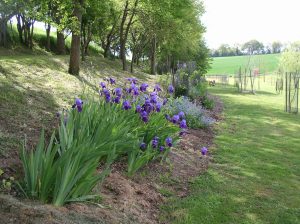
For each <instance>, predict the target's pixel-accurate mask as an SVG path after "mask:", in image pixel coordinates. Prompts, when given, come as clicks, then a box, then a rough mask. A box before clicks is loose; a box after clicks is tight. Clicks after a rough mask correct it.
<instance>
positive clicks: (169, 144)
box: [166, 137, 173, 147]
mask: <svg viewBox="0 0 300 224" xmlns="http://www.w3.org/2000/svg"><path fill="white" fill-rule="evenodd" d="M166 145H167V146H168V147H172V145H173V143H172V138H170V137H168V138H166Z"/></svg>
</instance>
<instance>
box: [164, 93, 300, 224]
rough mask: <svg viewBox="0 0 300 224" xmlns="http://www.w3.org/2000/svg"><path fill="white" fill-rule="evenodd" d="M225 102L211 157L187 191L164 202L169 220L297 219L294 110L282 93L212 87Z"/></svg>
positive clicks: (298, 153)
mask: <svg viewBox="0 0 300 224" xmlns="http://www.w3.org/2000/svg"><path fill="white" fill-rule="evenodd" d="M210 91H211V93H214V94H217V95H219V96H220V97H221V98H222V100H223V101H224V103H225V111H224V116H225V120H224V121H223V122H221V124H220V125H218V127H217V129H218V134H217V137H216V139H215V147H214V148H213V149H211V154H212V157H213V162H212V163H211V166H210V168H209V170H208V171H207V173H206V174H205V175H202V176H200V177H198V178H197V179H196V180H195V181H194V182H193V183H192V192H191V195H190V196H189V197H187V198H184V199H174V200H172V201H170V202H169V203H168V205H167V206H165V207H164V210H163V211H164V212H163V214H164V215H163V216H162V217H163V219H168V220H170V221H171V222H172V223H209V224H213V223H218V224H219V223H239V224H240V223H253V224H254V223H255V224H259V223H272V224H273V223H278V224H284V223H291V224H295V223H300V115H294V114H287V113H285V112H283V108H284V101H283V95H277V94H275V93H273V92H272V91H270V92H258V93H257V94H256V95H248V94H243V95H241V94H238V93H237V92H236V90H235V89H234V88H233V87H227V88H221V87H214V88H212V89H211V90H210Z"/></svg>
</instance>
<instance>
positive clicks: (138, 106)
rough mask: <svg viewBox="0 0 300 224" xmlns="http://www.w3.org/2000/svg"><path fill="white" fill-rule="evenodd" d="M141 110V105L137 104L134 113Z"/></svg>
mask: <svg viewBox="0 0 300 224" xmlns="http://www.w3.org/2000/svg"><path fill="white" fill-rule="evenodd" d="M141 111H142V107H141V106H140V105H137V106H136V108H135V112H136V113H140V112H141Z"/></svg>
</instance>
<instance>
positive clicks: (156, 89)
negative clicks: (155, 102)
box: [154, 84, 161, 92]
mask: <svg viewBox="0 0 300 224" xmlns="http://www.w3.org/2000/svg"><path fill="white" fill-rule="evenodd" d="M154 91H157V92H160V91H161V88H160V85H159V84H156V85H155V87H154Z"/></svg>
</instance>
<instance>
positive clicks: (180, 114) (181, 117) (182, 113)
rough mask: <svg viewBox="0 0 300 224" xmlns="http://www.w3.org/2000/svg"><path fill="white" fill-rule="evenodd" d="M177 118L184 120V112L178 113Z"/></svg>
mask: <svg viewBox="0 0 300 224" xmlns="http://www.w3.org/2000/svg"><path fill="white" fill-rule="evenodd" d="M178 116H179V117H180V119H184V112H182V111H180V112H179V113H178Z"/></svg>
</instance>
